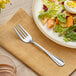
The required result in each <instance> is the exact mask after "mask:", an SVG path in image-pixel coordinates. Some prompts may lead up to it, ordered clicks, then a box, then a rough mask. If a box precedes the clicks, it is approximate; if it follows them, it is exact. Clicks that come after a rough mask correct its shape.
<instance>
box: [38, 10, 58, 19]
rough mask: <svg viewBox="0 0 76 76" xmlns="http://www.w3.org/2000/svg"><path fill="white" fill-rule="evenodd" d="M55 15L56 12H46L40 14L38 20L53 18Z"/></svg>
mask: <svg viewBox="0 0 76 76" xmlns="http://www.w3.org/2000/svg"><path fill="white" fill-rule="evenodd" d="M56 15H57V10H48V11H46V12H43V13H40V15H39V16H38V17H39V18H40V19H41V18H43V17H49V18H51V17H55V16H56Z"/></svg>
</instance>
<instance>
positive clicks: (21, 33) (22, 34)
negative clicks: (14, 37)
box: [14, 24, 65, 66]
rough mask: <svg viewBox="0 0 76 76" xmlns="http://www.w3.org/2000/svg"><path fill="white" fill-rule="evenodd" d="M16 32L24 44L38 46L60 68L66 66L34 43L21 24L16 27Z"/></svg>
mask: <svg viewBox="0 0 76 76" xmlns="http://www.w3.org/2000/svg"><path fill="white" fill-rule="evenodd" d="M14 30H15V32H16V33H17V34H18V36H19V37H20V39H21V40H22V41H23V42H25V43H33V44H35V45H36V46H38V47H39V48H41V49H42V50H43V51H44V52H45V53H46V54H47V55H48V56H49V57H50V58H51V59H52V60H53V61H54V62H55V63H56V64H57V65H58V66H64V64H65V63H64V61H63V60H61V59H60V58H58V57H56V56H54V55H53V54H51V53H50V52H48V51H47V50H46V49H44V48H43V47H42V46H40V45H39V44H38V43H36V42H35V41H33V40H32V37H31V35H30V34H29V33H28V32H27V31H26V30H25V29H24V28H23V27H22V26H21V25H19V24H18V25H16V26H15V28H14Z"/></svg>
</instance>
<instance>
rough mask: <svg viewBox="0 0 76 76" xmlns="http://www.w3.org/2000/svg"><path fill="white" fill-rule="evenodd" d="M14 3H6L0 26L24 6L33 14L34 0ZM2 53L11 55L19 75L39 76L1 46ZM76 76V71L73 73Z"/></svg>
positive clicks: (16, 0)
mask: <svg viewBox="0 0 76 76" xmlns="http://www.w3.org/2000/svg"><path fill="white" fill-rule="evenodd" d="M11 1H12V5H10V4H8V5H6V8H5V9H2V11H1V14H0V26H1V25H2V24H4V23H6V22H7V21H8V20H9V19H10V18H11V17H12V16H13V15H14V14H15V13H16V12H17V11H18V9H19V8H23V9H24V10H25V11H26V12H27V13H28V14H29V15H30V16H32V1H33V0H11ZM0 54H1V55H6V56H9V57H10V58H11V59H12V60H13V61H14V63H15V65H16V67H17V76H38V75H37V74H36V73H35V72H33V71H32V70H31V69H30V68H28V67H27V66H26V65H24V64H23V63H22V62H20V61H19V60H18V59H16V58H15V57H14V56H13V55H11V54H10V53H8V52H7V51H6V50H5V49H3V48H2V47H0ZM72 76H76V72H74V73H73V74H72Z"/></svg>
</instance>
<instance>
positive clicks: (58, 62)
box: [32, 41, 65, 66]
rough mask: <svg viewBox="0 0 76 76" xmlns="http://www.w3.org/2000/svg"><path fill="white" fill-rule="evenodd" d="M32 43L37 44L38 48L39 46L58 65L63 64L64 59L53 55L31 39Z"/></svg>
mask: <svg viewBox="0 0 76 76" xmlns="http://www.w3.org/2000/svg"><path fill="white" fill-rule="evenodd" d="M32 43H33V44H35V45H36V46H38V47H39V48H41V49H42V50H43V51H44V52H45V53H46V54H47V55H48V56H49V57H50V58H51V59H52V60H53V61H54V62H55V63H56V64H57V65H58V66H64V64H65V63H64V61H63V60H61V59H60V58H58V57H56V56H54V55H53V54H51V53H50V52H48V51H47V50H46V49H44V48H43V47H42V46H40V45H39V44H38V43H36V42H34V41H32Z"/></svg>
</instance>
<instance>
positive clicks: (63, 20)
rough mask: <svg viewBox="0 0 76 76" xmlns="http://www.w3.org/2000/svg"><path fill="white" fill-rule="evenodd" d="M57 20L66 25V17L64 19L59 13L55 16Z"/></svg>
mask: <svg viewBox="0 0 76 76" xmlns="http://www.w3.org/2000/svg"><path fill="white" fill-rule="evenodd" d="M57 18H58V19H59V21H61V22H63V23H65V24H66V17H64V16H63V15H62V14H61V13H59V14H58V15H57Z"/></svg>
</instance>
